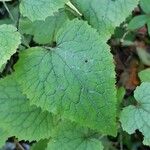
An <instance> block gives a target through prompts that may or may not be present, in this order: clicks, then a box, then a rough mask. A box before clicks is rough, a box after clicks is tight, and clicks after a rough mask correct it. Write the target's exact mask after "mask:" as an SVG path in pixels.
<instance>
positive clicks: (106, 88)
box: [15, 19, 116, 135]
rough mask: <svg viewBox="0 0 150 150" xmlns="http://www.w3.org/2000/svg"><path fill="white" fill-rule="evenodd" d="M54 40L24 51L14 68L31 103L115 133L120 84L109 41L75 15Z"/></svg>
mask: <svg viewBox="0 0 150 150" xmlns="http://www.w3.org/2000/svg"><path fill="white" fill-rule="evenodd" d="M56 43H57V46H56V47H55V48H48V49H45V48H41V47H35V48H30V49H28V50H27V51H25V52H23V53H21V54H20V60H19V62H18V64H17V65H16V67H15V70H16V75H17V76H16V77H17V80H18V82H19V83H20V85H21V87H22V89H23V92H24V93H25V94H26V95H27V97H28V98H29V99H30V102H31V104H35V105H37V106H39V107H41V108H42V109H45V110H48V111H51V112H53V113H58V112H59V113H61V114H62V116H63V117H65V118H69V119H70V120H73V121H76V122H78V123H80V124H84V125H86V126H88V127H91V128H94V129H97V130H99V131H101V132H102V133H104V134H111V135H114V134H115V133H116V123H115V122H116V119H115V118H116V88H115V71H114V65H113V58H112V56H111V54H110V52H109V46H108V45H106V44H105V43H104V42H103V40H102V38H100V37H99V35H98V33H97V32H96V31H95V29H92V28H91V27H90V26H89V25H88V24H87V23H86V22H84V21H79V20H77V19H75V20H73V21H68V23H67V24H66V25H65V26H64V27H63V28H62V29H61V30H60V31H59V33H58V34H57V36H56Z"/></svg>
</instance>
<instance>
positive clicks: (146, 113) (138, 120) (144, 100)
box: [120, 82, 150, 145]
mask: <svg viewBox="0 0 150 150" xmlns="http://www.w3.org/2000/svg"><path fill="white" fill-rule="evenodd" d="M134 97H135V99H136V100H137V103H138V104H137V105H136V106H133V105H132V106H128V107H126V108H124V109H123V111H122V113H121V118H120V121H121V123H122V127H123V129H124V130H125V131H127V132H128V133H129V134H132V133H134V132H135V130H136V129H138V130H139V131H140V132H142V133H143V135H144V141H143V143H144V144H145V145H150V132H149V131H150V83H148V82H144V83H142V84H141V85H140V86H139V87H138V88H137V89H136V90H135V92H134Z"/></svg>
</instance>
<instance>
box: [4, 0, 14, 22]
mask: <svg viewBox="0 0 150 150" xmlns="http://www.w3.org/2000/svg"><path fill="white" fill-rule="evenodd" d="M3 5H4V7H5V9H6V10H7V12H8V14H9V17H10V18H11V20H12V21H13V22H15V19H14V17H13V15H12V14H11V12H10V11H9V8H8V7H7V4H6V3H5V2H4V1H3Z"/></svg>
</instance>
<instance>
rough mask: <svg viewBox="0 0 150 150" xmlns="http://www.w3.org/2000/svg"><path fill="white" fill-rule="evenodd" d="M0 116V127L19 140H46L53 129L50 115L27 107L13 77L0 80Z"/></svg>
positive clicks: (26, 102)
mask: <svg viewBox="0 0 150 150" xmlns="http://www.w3.org/2000/svg"><path fill="white" fill-rule="evenodd" d="M0 114H1V115H0V127H3V128H4V129H6V130H7V131H9V134H10V135H12V136H14V135H15V136H17V137H18V138H20V139H28V140H40V139H41V138H48V137H49V136H50V134H51V131H52V129H53V117H52V115H51V114H50V113H48V112H43V111H41V109H40V108H37V107H36V106H30V105H29V101H28V100H27V98H26V97H25V96H24V95H23V94H22V93H21V91H20V88H19V86H18V84H17V83H16V81H15V78H14V76H8V77H6V78H4V79H1V80H0Z"/></svg>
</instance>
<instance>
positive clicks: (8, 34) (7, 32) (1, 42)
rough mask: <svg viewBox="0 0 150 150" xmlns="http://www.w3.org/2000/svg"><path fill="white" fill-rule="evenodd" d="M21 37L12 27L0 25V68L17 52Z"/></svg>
mask: <svg viewBox="0 0 150 150" xmlns="http://www.w3.org/2000/svg"><path fill="white" fill-rule="evenodd" d="M20 43H21V36H20V34H19V32H17V29H16V28H15V27H14V26H12V25H5V24H4V25H0V68H1V67H2V66H3V65H4V64H5V63H6V62H7V60H8V59H10V57H11V56H12V55H13V54H14V53H15V52H16V50H17V48H18V46H19V44H20Z"/></svg>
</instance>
